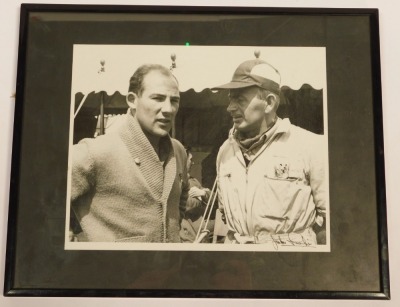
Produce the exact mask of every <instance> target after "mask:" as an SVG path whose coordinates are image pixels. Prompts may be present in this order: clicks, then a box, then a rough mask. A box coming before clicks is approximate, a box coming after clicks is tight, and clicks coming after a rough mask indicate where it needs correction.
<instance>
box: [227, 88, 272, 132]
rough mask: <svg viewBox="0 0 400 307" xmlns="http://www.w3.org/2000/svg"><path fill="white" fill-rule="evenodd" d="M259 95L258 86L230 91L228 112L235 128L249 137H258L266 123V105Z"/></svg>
mask: <svg viewBox="0 0 400 307" xmlns="http://www.w3.org/2000/svg"><path fill="white" fill-rule="evenodd" d="M257 94H258V88H257V87H256V86H253V87H247V88H241V89H234V90H230V91H229V106H228V108H227V110H228V112H229V113H230V115H231V116H232V119H233V123H234V126H235V128H236V129H237V130H238V131H240V132H241V133H243V134H245V135H248V136H249V137H251V136H255V135H257V134H258V133H259V132H260V129H261V127H262V125H263V123H265V109H266V103H265V101H264V100H262V99H260V98H258V97H257Z"/></svg>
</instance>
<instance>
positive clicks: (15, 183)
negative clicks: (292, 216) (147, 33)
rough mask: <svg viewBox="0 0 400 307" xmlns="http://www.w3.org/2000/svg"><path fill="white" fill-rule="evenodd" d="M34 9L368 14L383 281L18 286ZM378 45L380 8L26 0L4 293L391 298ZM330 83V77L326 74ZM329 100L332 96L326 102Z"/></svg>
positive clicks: (85, 11)
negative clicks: (213, 286)
mask: <svg viewBox="0 0 400 307" xmlns="http://www.w3.org/2000/svg"><path fill="white" fill-rule="evenodd" d="M32 12H53V13H62V12H68V13H133V12H134V13H154V14H173V13H177V12H179V13H182V12H190V13H195V14H218V13H226V14H242V15H246V14H272V15H285V14H293V15H317V16H322V15H329V16H331V15H337V16H342V15H343V16H350V15H363V16H367V17H369V22H370V39H371V46H370V48H371V69H372V72H371V75H372V82H373V89H372V95H373V122H374V127H373V128H374V131H373V134H374V150H375V174H376V178H375V179H376V195H377V200H376V201H377V217H376V218H377V223H378V229H379V234H378V240H379V242H378V244H379V251H377V252H378V253H379V261H380V263H379V269H380V275H379V280H380V285H381V289H380V291H378V292H365V291H359V292H354V291H351V292H350V291H349V292H343V291H337V292H336V291H323V292H320V291H264V290H262V291H260V290H251V291H250V290H230V291H226V290H207V291H204V290H184V289H182V290H170V289H168V290H167V289H165V290H160V289H141V290H137V289H135V290H126V289H124V290H122V289H120V290H118V289H95V290H93V289H36V288H35V289H22V288H15V287H14V273H15V270H16V259H15V256H16V255H15V253H16V240H17V232H18V229H17V226H16V225H17V219H18V218H17V216H18V210H19V208H18V203H19V199H18V197H19V193H20V192H21V191H23V189H24V187H23V186H21V184H20V171H21V155H22V152H21V148H22V146H21V143H22V136H23V127H24V123H25V122H24V120H26V116H25V117H24V104H25V103H26V99H25V82H26V81H25V73H26V58H27V55H28V53H29V51H28V50H27V36H28V31H29V28H28V18H29V14H30V13H32ZM380 80H381V74H380V50H379V13H378V10H377V9H318V8H259V7H179V6H176V7H172V6H168V7H167V6H126V5H123V6H114V5H111V6H108V5H106V6H104V5H42V4H23V5H22V6H21V19H20V37H19V55H18V70H17V94H16V106H15V117H14V139H13V156H12V166H11V168H12V173H11V184H10V202H9V203H10V206H9V218H8V234H7V254H6V272H5V284H4V295H6V296H95V297H98V296H101V297H116V296H117V297H123V296H132V297H236V298H315V299H389V298H390V287H389V265H388V243H387V241H388V239H387V237H388V234H387V226H386V225H387V218H386V196H385V173H384V150H383V128H382V127H383V122H382V98H381V81H380ZM328 87H329V80H328ZM328 103H329V102H328Z"/></svg>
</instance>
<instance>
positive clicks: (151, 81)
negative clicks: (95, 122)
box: [71, 64, 188, 243]
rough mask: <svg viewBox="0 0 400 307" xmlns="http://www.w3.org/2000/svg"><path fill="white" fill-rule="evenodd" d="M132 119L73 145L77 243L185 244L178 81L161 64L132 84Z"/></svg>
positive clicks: (139, 71)
mask: <svg viewBox="0 0 400 307" xmlns="http://www.w3.org/2000/svg"><path fill="white" fill-rule="evenodd" d="M127 103H128V105H129V107H130V112H128V115H127V118H126V122H125V123H124V124H123V125H122V126H121V127H120V129H119V130H117V131H114V132H112V133H109V134H105V135H102V136H100V137H98V138H96V139H84V140H82V141H81V142H79V144H77V145H75V146H74V147H73V152H72V184H71V202H72V208H73V211H74V213H75V215H76V217H77V219H78V221H79V223H80V226H81V228H82V230H83V231H82V233H81V234H80V235H79V236H78V239H79V241H95V242H159V243H160V242H164V243H165V242H180V238H179V230H180V222H181V220H182V218H183V214H184V210H185V204H186V200H187V193H188V183H187V170H186V152H185V149H184V148H183V146H182V145H181V144H180V143H179V142H178V141H177V140H175V139H172V138H170V137H169V134H168V133H169V131H170V129H171V127H172V124H173V122H174V118H175V115H176V113H177V111H178V108H179V89H178V82H177V80H176V79H175V77H174V76H173V75H172V74H171V72H170V71H169V70H168V69H167V68H165V67H163V66H160V65H153V64H151V65H143V66H141V67H139V68H138V69H137V70H136V72H135V73H134V74H133V76H132V77H131V79H130V84H129V93H128V95H127Z"/></svg>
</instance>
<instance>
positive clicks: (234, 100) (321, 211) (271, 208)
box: [214, 58, 327, 246]
mask: <svg viewBox="0 0 400 307" xmlns="http://www.w3.org/2000/svg"><path fill="white" fill-rule="evenodd" d="M221 89H228V90H229V106H228V108H227V111H228V112H229V113H230V115H231V116H232V119H233V123H234V126H233V128H232V130H231V131H230V134H229V138H228V140H226V141H225V143H224V144H223V145H222V146H221V148H220V150H219V153H218V157H217V179H218V195H219V205H220V210H221V211H222V212H223V217H224V219H225V220H226V224H227V226H228V229H229V231H228V235H227V239H226V242H228V243H268V242H269V243H273V244H274V245H276V244H281V245H298V246H316V244H317V238H316V233H315V230H316V229H318V231H320V230H321V229H323V227H325V216H326V215H325V214H326V201H327V200H326V198H327V196H326V183H325V181H326V178H325V171H324V165H325V159H326V154H325V153H324V150H323V149H324V143H323V139H322V138H323V136H320V135H317V134H314V133H312V132H309V131H307V130H304V129H302V128H300V127H297V126H294V125H292V124H291V123H290V121H289V119H287V118H286V119H281V118H279V117H278V116H277V114H276V111H277V108H278V106H279V102H280V100H279V92H280V74H279V72H278V71H277V70H276V69H275V68H274V67H273V66H271V65H270V64H268V63H267V62H265V61H263V60H260V59H258V58H257V59H255V60H250V61H246V62H244V63H242V64H240V65H239V67H238V68H237V69H236V71H235V73H234V75H233V78H232V81H231V82H229V83H227V84H224V85H221V86H218V87H215V88H214V90H221ZM321 241H325V238H324V237H323V238H322V240H321Z"/></svg>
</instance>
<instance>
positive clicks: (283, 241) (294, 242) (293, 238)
mask: <svg viewBox="0 0 400 307" xmlns="http://www.w3.org/2000/svg"><path fill="white" fill-rule="evenodd" d="M265 242H271V243H272V245H273V247H274V249H275V250H278V249H279V247H281V246H298V247H315V243H313V242H310V241H309V240H307V238H305V237H304V236H302V235H300V236H299V235H297V234H295V235H294V234H290V233H288V234H284V235H270V237H269V239H267V240H266V241H265Z"/></svg>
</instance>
